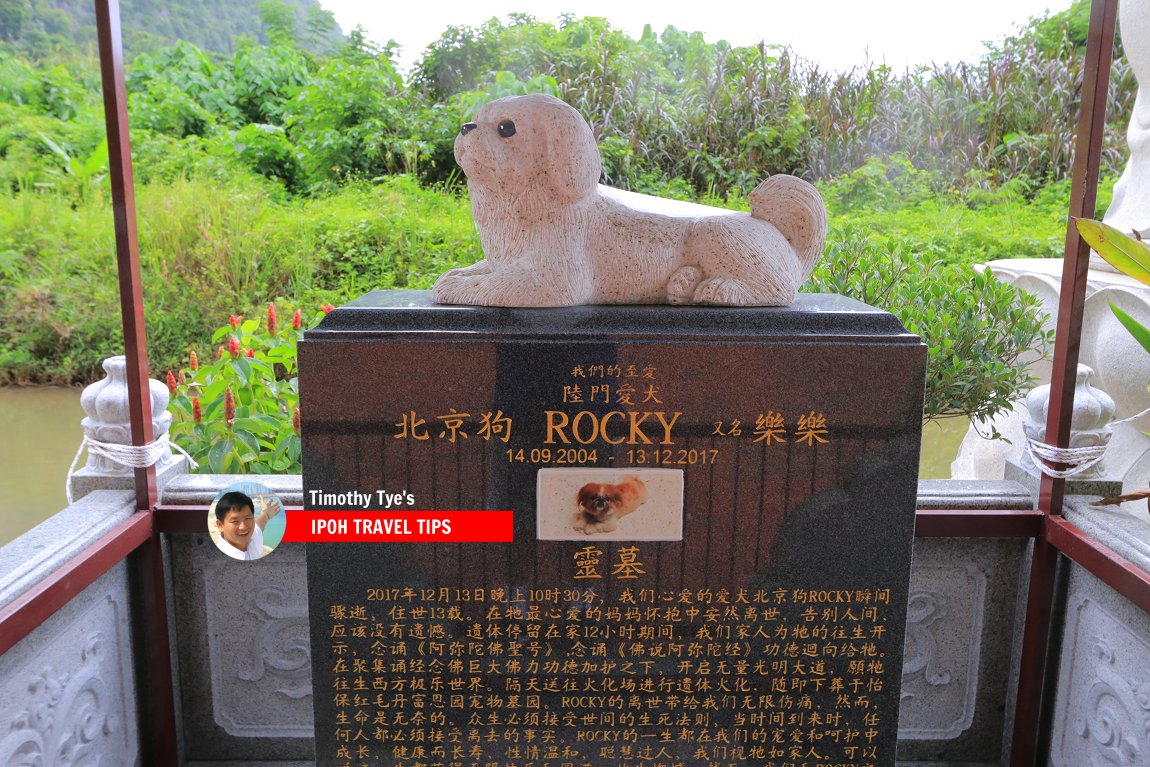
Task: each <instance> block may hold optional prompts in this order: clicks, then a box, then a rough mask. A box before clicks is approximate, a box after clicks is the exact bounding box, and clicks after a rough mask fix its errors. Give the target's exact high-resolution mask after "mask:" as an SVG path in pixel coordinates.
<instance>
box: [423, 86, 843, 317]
mask: <svg viewBox="0 0 1150 767" xmlns="http://www.w3.org/2000/svg"><path fill="white" fill-rule="evenodd" d="M455 158H456V160H458V162H459V165H460V166H461V167H462V168H463V170H464V172H465V173H466V174H467V188H468V191H469V193H470V196H471V210H472V213H473V215H474V216H475V223H476V225H477V226H478V228H479V238H480V242H481V243H482V246H483V253H484V255H485V256H486V258H484V259H483V260H482V261H480V262H479V263H477V264H475V265H473V266H469V267H465V268H463V269H452V270H450V271H448V272H446V273H445V274H443V275H441V276H440V278H439V279H438V280H437V281H436V283H435V287H434V289H433V290H432V298H433V299H434V300H435V301H436V302H438V303H444V304H479V305H485V306H572V305H576V304H659V303H671V304H727V305H736V306H781V305H785V304H789V303H790V302H791V301H793V300H794V298H795V293H796V291H797V290H798V288H799V286H800V285H801V284H802V283H803V281H804V280H805V279H806V278H807V276H808V275H809V274H810V273H811V270H812V269H814V266H815V263H816V262H817V260H818V258H819V256H821V255H822V250H823V242H824V240H825V239H826V227H827V217H826V208H825V207H824V205H823V201H822V198H821V197H820V196H819V193H818V191H817V190H816V189H815V188H814V187H813V186H811V185H810V184H808V183H807V182H806V181H803V180H802V179H798V178H795V177H793V176H772V177H770V178H768V179H767V180H765V181H764V182H762V183H761V184H760V185H759V186H758V188H756V189H755V190H754V191H753V192H752V193H751V196H750V203H751V212H750V213H739V212H734V211H729V210H723V209H721V208H713V207H709V206H705V205H695V204H693V203H684V202H678V201H674V200H665V199H662V198H658V197H650V196H647V195H641V194H634V193H632V192H625V191H621V190H618V189H612V188H610V187H606V186H601V185H600V184H599V176H600V171H601V161H600V158H599V148H598V146H597V145H596V144H595V138H594V135H593V134H592V132H591V128H590V127H589V126H588V125H587V123H586V121H585V120H584V119H583V118H582V116H581V115H580V114H579V113H578V112H577V111H576V110H575V109H573V108H572V107H570V106H568V105H567V104H565V103H563V102H562V101H560V100H559V99H556V98H553V97H551V96H546V95H542V94H534V95H529V96H513V97H510V98H505V99H500V100H498V101H493V102H491V103H490V104H487V105H485V106H484V107H483V108H481V109H480V110H479V113H478V114H477V115H476V117H475V122H470V123H467V124H466V125H464V126H463V127H462V128H460V131H459V135H458V136H457V137H456V139H455Z"/></svg>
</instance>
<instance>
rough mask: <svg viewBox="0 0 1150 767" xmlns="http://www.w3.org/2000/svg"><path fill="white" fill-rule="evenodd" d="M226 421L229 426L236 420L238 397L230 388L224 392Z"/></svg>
mask: <svg viewBox="0 0 1150 767" xmlns="http://www.w3.org/2000/svg"><path fill="white" fill-rule="evenodd" d="M224 420H225V421H227V422H228V426H231V425H232V423H233V422H234V421H235V420H236V395H234V394H232V387H230V386H229V387H228V389H227V391H225V392H224Z"/></svg>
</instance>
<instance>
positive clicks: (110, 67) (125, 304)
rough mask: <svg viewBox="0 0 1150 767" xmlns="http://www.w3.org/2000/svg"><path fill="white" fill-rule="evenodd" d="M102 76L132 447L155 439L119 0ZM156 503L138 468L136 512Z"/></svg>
mask: <svg viewBox="0 0 1150 767" xmlns="http://www.w3.org/2000/svg"><path fill="white" fill-rule="evenodd" d="M96 32H97V39H98V41H99V46H100V78H101V82H102V83H103V87H104V124H105V126H106V130H107V133H108V175H109V177H110V179H111V182H112V217H113V221H114V222H115V230H116V264H117V268H118V273H119V280H120V319H121V322H122V324H123V326H124V354H125V356H126V357H127V363H128V409H129V413H130V415H131V429H132V444H133V445H146V444H148V443H149V442H151V441H152V437H153V435H152V400H151V392H150V391H149V388H148V386H149V384H148V350H147V343H148V341H147V334H146V333H145V331H144V289H143V284H142V281H141V279H140V251H139V246H138V244H137V240H136V194H135V187H134V186H133V181H132V147H131V143H130V139H129V135H128V97H127V89H126V88H125V86H124V51H123V46H122V45H121V40H120V7H119V2H118V0H96ZM155 505H156V472H155V469H154V468H151V467H149V468H147V469H137V470H136V508H138V509H150V508H152V507H153V506H155Z"/></svg>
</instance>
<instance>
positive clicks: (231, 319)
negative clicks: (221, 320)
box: [228, 314, 244, 328]
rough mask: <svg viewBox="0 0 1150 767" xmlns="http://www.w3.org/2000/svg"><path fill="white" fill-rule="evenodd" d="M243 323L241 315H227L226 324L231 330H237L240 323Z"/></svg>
mask: <svg viewBox="0 0 1150 767" xmlns="http://www.w3.org/2000/svg"><path fill="white" fill-rule="evenodd" d="M243 321H244V316H243V315H242V314H229V315H228V324H230V325H231V326H232V327H233V328H238V327H239V326H240V323H241V322H243Z"/></svg>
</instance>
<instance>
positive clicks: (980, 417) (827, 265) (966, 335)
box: [807, 228, 1053, 422]
mask: <svg viewBox="0 0 1150 767" xmlns="http://www.w3.org/2000/svg"><path fill="white" fill-rule="evenodd" d="M807 289H809V290H813V291H814V292H832V293H841V294H843V295H847V296H851V297H853V298H857V299H858V300H860V301H863V302H865V303H868V304H871V305H872V306H877V307H879V308H883V309H886V310H887V311H889V312H891V313H892V314H894V315H895V316H896V317H898V318H899V320H900V321H902V323H903V325H904V326H905V327H906V329H907V330H909V331H910V332H912V333H915V334H917V335H919V336H921V337H922V340H923V342H924V343H925V344H926V345H927V348H928V354H929V360H928V363H927V385H926V390H927V397H926V404H925V407H924V417H925V418H926V419H927V420H931V419H936V418H948V417H956V416H962V417H966V418H970V419H972V420H974V421H976V422H988V421H990V419H992V418H993V417H994V416H995V415H997V414H998V413H1001V412H1004V411H1006V410H1008V409H1010V407H1011V406H1012V401H1013V399H1014V398H1015V397H1016V396H1017V392H1019V391H1021V390H1023V389H1025V388H1026V387H1027V386H1029V385H1031V384H1032V383H1033V380H1034V379H1033V378H1032V377H1031V376H1030V375H1029V374H1028V373H1027V362H1028V361H1029V359H1028V357H1027V355H1028V354H1030V353H1032V352H1037V353H1038V354H1042V353H1044V352H1045V351H1046V348H1047V346H1048V345H1049V344H1050V343H1051V342H1052V341H1053V338H1052V333H1050V332H1047V331H1044V330H1043V319H1044V315H1043V313H1042V312H1041V307H1040V303H1039V301H1038V299H1037V298H1035V297H1034V296H1033V295H1031V294H1029V293H1025V292H1022V291H1018V290H1015V289H1014V288H1013V287H1011V286H1009V285H1006V284H1005V283H1002V282H999V281H998V280H996V279H995V278H994V277H993V276H992V275H991V274H990V273H989V272H986V271H984V272H983V273H981V274H980V273H976V272H972V271H971V270H970V269H969V268H967V267H955V266H945V265H942V264H938V263H934V264H922V263H920V262H919V261H918V260H917V259H916V258H915V257H914V256H911V255H908V251H906V250H904V249H901V248H896V249H893V250H887V249H877V248H875V247H873V246H872V245H871V243H870V242H869V240H868V238H867V237H866V235H865V234H863V233H861V232H860V231H859V230H857V229H849V228H848V229H844V230H841V231H834V232H832V233H831V236H830V237H829V241H828V246H827V253H826V256H825V258H824V260H823V262H822V263H821V264H820V265H819V267H818V268H817V269H816V271H815V274H814V275H813V276H812V277H811V280H810V282H809V283H808V285H807Z"/></svg>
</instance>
